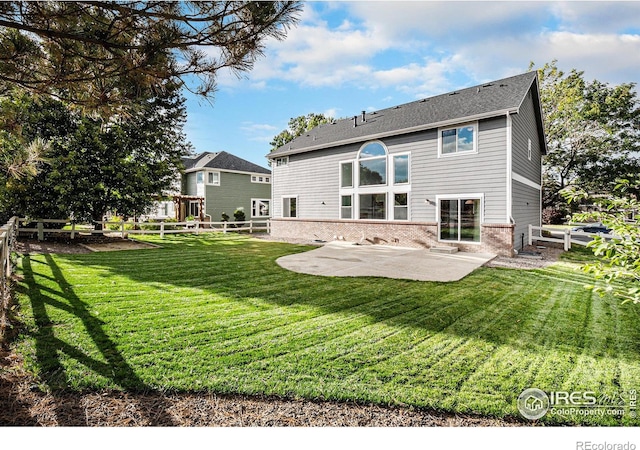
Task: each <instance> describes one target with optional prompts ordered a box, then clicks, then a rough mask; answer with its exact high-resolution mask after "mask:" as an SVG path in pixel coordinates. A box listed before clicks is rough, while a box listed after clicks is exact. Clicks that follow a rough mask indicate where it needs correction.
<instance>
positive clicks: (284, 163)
mask: <svg viewBox="0 0 640 450" xmlns="http://www.w3.org/2000/svg"><path fill="white" fill-rule="evenodd" d="M274 164H275V166H276V167H282V166H288V165H289V157H288V156H284V157H282V158H276V159H275V160H274Z"/></svg>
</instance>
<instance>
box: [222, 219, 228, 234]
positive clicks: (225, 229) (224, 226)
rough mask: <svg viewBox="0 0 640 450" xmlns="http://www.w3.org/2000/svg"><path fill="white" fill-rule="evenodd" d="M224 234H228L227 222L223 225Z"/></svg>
mask: <svg viewBox="0 0 640 450" xmlns="http://www.w3.org/2000/svg"><path fill="white" fill-rule="evenodd" d="M222 232H223V233H225V234H226V233H227V222H223V223H222Z"/></svg>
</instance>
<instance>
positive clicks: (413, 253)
mask: <svg viewBox="0 0 640 450" xmlns="http://www.w3.org/2000/svg"><path fill="white" fill-rule="evenodd" d="M495 257H496V255H493V254H489V253H466V252H459V253H455V254H441V253H431V252H429V250H428V249H416V248H406V247H392V246H385V245H357V244H354V243H352V242H341V241H334V242H330V243H328V244H325V245H324V246H322V247H320V248H317V249H314V250H311V251H308V252H305V253H297V254H295V255H287V256H283V257H281V258H279V259H278V260H277V261H276V262H277V263H278V265H280V266H281V267H283V268H285V269H288V270H291V271H294V272H299V273H306V274H310V275H322V276H330V277H364V276H372V277H385V278H397V279H406V280H418V281H458V280H461V279H462V278H464V277H465V276H467V275H469V274H470V273H471V272H473V271H474V270H476V269H477V268H478V267H481V266H482V265H483V264H485V263H487V262H488V261H491V260H492V259H493V258H495Z"/></svg>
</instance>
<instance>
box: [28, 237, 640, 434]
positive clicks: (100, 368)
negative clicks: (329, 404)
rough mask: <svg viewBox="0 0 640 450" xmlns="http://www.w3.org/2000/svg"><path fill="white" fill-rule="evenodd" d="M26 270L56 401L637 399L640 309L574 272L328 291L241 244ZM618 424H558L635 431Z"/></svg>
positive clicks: (31, 324)
mask: <svg viewBox="0 0 640 450" xmlns="http://www.w3.org/2000/svg"><path fill="white" fill-rule="evenodd" d="M145 239H146V240H148V241H151V242H154V243H156V244H160V245H161V246H162V247H163V248H160V249H150V250H135V251H121V252H105V253H93V254H85V255H32V256H27V257H23V258H22V259H21V261H20V274H21V276H22V277H23V280H22V281H21V282H20V283H19V285H18V301H19V303H20V305H21V312H22V315H23V319H24V321H25V330H24V333H23V334H22V336H21V338H20V339H19V340H18V342H17V344H16V345H17V349H18V351H19V352H21V353H22V354H23V355H24V356H25V358H26V361H27V367H28V368H30V369H31V370H33V371H34V372H35V373H36V374H37V375H38V376H39V377H40V379H41V380H42V384H43V386H44V387H47V388H50V389H63V388H72V389H78V390H95V389H103V388H114V389H127V390H135V391H138V390H149V389H160V390H178V391H214V392H219V393H225V392H235V393H243V394H253V393H261V394H262V393H264V394H275V395H280V396H286V397H304V398H311V399H332V400H355V401H361V402H373V403H378V404H404V405H411V406H416V407H426V408H433V409H436V410H446V411H454V412H460V413H477V414H483V415H489V416H496V417H505V416H513V417H519V413H518V411H517V407H516V399H517V397H518V395H519V394H520V393H521V392H522V391H523V390H524V389H525V388H528V387H537V388H540V389H543V390H545V391H558V390H567V391H573V390H579V391H594V392H596V393H597V395H598V396H600V395H613V396H615V395H618V394H620V393H623V392H624V393H626V392H628V391H629V390H630V389H638V388H640V363H639V361H640V327H639V326H638V324H639V319H640V314H639V310H638V307H637V306H633V305H623V306H621V305H620V304H619V302H618V301H616V300H613V299H611V298H606V297H605V298H600V297H598V296H592V294H591V293H590V292H589V291H587V290H585V289H584V288H583V285H584V284H586V283H589V282H591V280H590V279H588V278H587V277H586V276H585V275H584V274H582V273H581V272H578V271H576V270H575V267H576V266H575V265H572V264H571V263H568V262H565V263H561V264H557V265H554V266H552V267H550V268H547V269H544V270H536V271H521V270H509V269H490V268H482V269H479V270H477V271H476V272H474V273H473V274H471V275H470V276H468V277H466V278H465V279H463V280H462V281H460V282H457V283H426V282H414V281H405V280H390V279H383V278H325V277H316V276H311V275H303V274H297V273H292V272H289V271H286V270H284V269H281V268H280V267H279V266H277V265H276V264H275V260H276V259H277V258H278V257H280V256H283V255H286V254H291V253H294V252H301V251H306V250H309V249H310V248H309V247H304V246H297V245H289V244H281V243H273V242H264V241H258V240H254V239H250V238H248V237H243V236H236V235H215V236H209V235H207V236H186V237H185V236H181V237H175V236H174V237H169V238H165V239H164V240H160V239H159V238H157V237H147V238H145ZM635 420H636V419H632V418H631V417H630V416H629V415H628V414H627V415H625V417H624V418H623V419H622V420H619V419H616V418H613V417H581V416H572V417H569V418H567V419H563V418H559V417H550V416H549V415H547V416H546V417H545V418H544V419H543V421H546V422H548V423H582V424H607V425H614V424H618V425H631V424H638V422H636V421H635Z"/></svg>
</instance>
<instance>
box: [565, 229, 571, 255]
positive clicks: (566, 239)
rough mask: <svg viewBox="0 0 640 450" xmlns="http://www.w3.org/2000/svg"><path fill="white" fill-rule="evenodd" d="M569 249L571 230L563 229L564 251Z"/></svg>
mask: <svg viewBox="0 0 640 450" xmlns="http://www.w3.org/2000/svg"><path fill="white" fill-rule="evenodd" d="M570 249H571V230H565V232H564V251H565V252H566V251H569V250H570Z"/></svg>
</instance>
